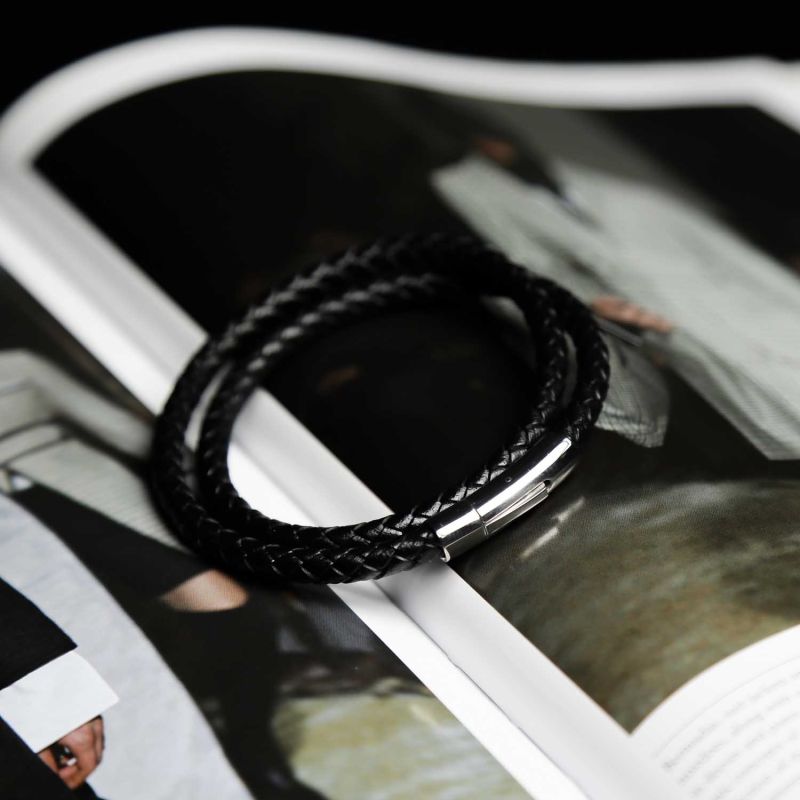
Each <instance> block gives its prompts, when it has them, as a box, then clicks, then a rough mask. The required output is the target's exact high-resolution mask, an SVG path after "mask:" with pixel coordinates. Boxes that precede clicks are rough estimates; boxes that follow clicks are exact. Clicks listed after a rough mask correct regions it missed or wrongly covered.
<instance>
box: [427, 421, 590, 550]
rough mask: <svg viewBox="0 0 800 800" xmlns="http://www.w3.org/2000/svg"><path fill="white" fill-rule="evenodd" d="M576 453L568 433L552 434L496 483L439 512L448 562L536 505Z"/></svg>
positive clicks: (438, 526) (561, 476)
mask: <svg viewBox="0 0 800 800" xmlns="http://www.w3.org/2000/svg"><path fill="white" fill-rule="evenodd" d="M577 450H578V448H577V447H576V445H575V442H573V441H572V439H570V438H569V436H567V435H566V434H563V433H560V434H550V435H548V436H546V437H545V439H544V441H542V442H541V443H540V444H539V445H538V446H536V447H535V448H534V449H533V451H531V452H530V453H526V454H525V455H524V456H523V457H522V458H520V459H519V460H518V461H516V462H515V463H514V464H512V465H511V466H510V467H509V468H508V469H507V470H505V472H503V474H502V475H501V476H500V477H498V478H497V479H496V480H494V481H492V482H491V483H489V484H487V485H486V486H484V487H482V488H481V489H478V490H477V491H476V492H474V493H473V494H471V495H470V496H469V498H468V499H466V500H464V501H462V502H460V503H456V504H455V505H453V506H451V507H450V508H448V509H447V510H446V511H442V512H441V513H440V514H437V515H436V516H435V517H434V518H433V519H432V520H431V522H432V524H433V527H434V530H435V532H436V535H437V536H438V537H439V539H440V540H441V545H442V549H443V550H444V560H445V561H449V560H450V559H451V558H453V557H454V556H457V555H460V554H461V553H463V552H465V551H467V550H470V549H471V548H473V547H475V545H477V544H480V543H481V542H482V541H485V540H486V539H488V538H489V537H490V536H493V535H494V534H495V533H497V532H498V531H499V530H502V529H503V528H504V527H505V526H506V525H508V523H509V522H511V521H512V520H515V519H516V518H517V517H519V516H522V514H524V513H525V512H526V511H529V510H530V509H532V508H534V506H538V505H539V503H541V502H542V501H543V500H545V499H546V498H547V497H548V496H549V494H550V491H551V490H552V489H553V488H555V487H556V486H558V484H559V483H561V481H563V480H564V478H566V477H567V475H569V473H570V472H571V470H572V468H573V467H574V466H575V462H576V460H577V456H578V454H577Z"/></svg>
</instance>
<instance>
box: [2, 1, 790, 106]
mask: <svg viewBox="0 0 800 800" xmlns="http://www.w3.org/2000/svg"><path fill="white" fill-rule="evenodd" d="M89 7H90V6H88V5H87V6H85V8H89ZM95 8H96V7H95ZM95 8H93V10H92V12H91V13H90V12H88V11H83V10H82V8H81V6H80V5H77V6H76V5H73V4H69V5H68V7H67V8H62V9H58V10H55V11H54V10H50V9H47V10H45V9H44V8H40V9H38V10H37V13H36V16H35V18H34V17H33V14H31V15H30V18H25V17H23V16H21V12H22V13H24V7H17V8H15V9H13V10H12V9H8V12H9V13H13V15H14V16H13V18H12V19H7V20H6V22H5V24H4V26H3V33H4V34H5V35H4V37H3V39H4V42H3V44H4V46H3V48H2V51H0V109H2V108H4V107H5V106H7V105H8V104H9V103H10V102H11V101H12V100H13V99H14V98H15V97H16V96H18V95H19V94H21V93H22V92H23V91H24V90H25V89H26V88H27V87H29V86H30V85H31V84H33V83H35V82H36V81H37V80H39V79H40V78H43V77H44V76H45V75H47V74H48V73H50V72H52V71H54V70H56V69H58V68H59V67H61V66H64V65H65V64H68V63H70V62H72V61H75V60H76V59H78V58H81V57H83V56H86V55H90V54H91V53H94V52H96V51H98V50H102V49H104V48H107V47H111V46H113V45H116V44H120V43H122V42H126V41H130V40H131V39H137V38H141V37H145V36H152V35H155V34H158V33H164V32H167V31H174V30H180V29H185V28H195V27H207V26H215V25H261V26H270V27H283V28H298V29H306V30H316V31H325V32H331V33H342V34H349V35H352V36H361V37H365V38H371V39H379V40H383V41H388V42H395V43H399V44H404V45H411V46H415V47H422V48H426V49H432V50H438V51H445V52H452V53H463V54H473V55H481V56H487V57H492V58H506V59H516V60H545V61H565V62H581V61H648V60H665V59H666V60H675V59H698V58H722V57H729V56H747V55H754V54H759V55H761V54H763V55H771V56H774V57H775V58H780V59H784V60H795V59H798V60H800V40H798V38H797V37H791V38H790V37H789V36H786V37H782V36H780V35H778V33H777V32H778V31H780V30H781V29H784V30H788V29H790V28H791V26H787V25H783V24H781V22H780V20H777V19H775V18H774V17H772V18H770V19H769V20H768V22H769V23H771V24H768V25H766V24H765V25H764V26H760V25H759V21H758V20H757V19H753V15H752V14H750V15H748V17H749V18H748V19H747V35H746V36H744V35H737V29H738V28H737V25H736V22H737V20H736V15H735V14H733V13H732V12H731V11H730V10H726V11H725V12H724V13H723V14H721V15H715V16H716V21H715V23H714V24H708V25H703V24H700V21H699V20H697V19H694V18H693V17H692V16H691V15H690V14H686V13H685V12H682V11H681V10H680V9H679V8H677V7H676V6H674V5H672V4H670V5H669V6H664V5H661V6H659V5H658V4H655V5H652V6H651V5H648V6H647V7H646V8H643V9H642V10H641V11H639V12H637V11H635V10H632V11H629V12H627V13H626V14H625V15H621V16H620V17H619V18H615V17H614V15H613V14H612V13H610V12H608V11H606V10H604V12H603V13H599V14H590V13H588V12H586V11H585V10H583V9H579V8H578V7H575V6H572V5H570V7H569V8H565V9H564V11H563V14H562V12H560V11H557V10H554V9H548V10H546V11H543V10H542V9H541V8H539V7H536V8H534V9H533V10H531V9H530V8H528V9H527V10H526V11H525V12H523V8H524V7H521V6H515V7H513V8H512V7H503V6H502V5H501V6H498V5H492V6H485V7H482V6H480V5H477V6H476V5H475V4H462V5H461V6H460V7H459V6H458V5H448V6H447V7H441V8H438V9H434V10H436V11H437V13H436V15H435V17H436V19H437V21H433V19H432V17H434V14H433V13H432V11H431V7H430V6H428V7H427V9H426V11H427V13H425V14H422V13H419V12H417V13H412V12H413V7H411V6H405V5H404V6H402V8H401V10H400V11H399V12H395V13H391V12H388V13H387V11H386V6H385V5H384V4H380V6H377V5H376V6H375V8H376V9H378V8H380V13H378V11H377V10H376V11H375V12H373V13H370V11H369V10H367V11H364V6H361V7H360V8H359V13H358V14H356V13H353V11H352V10H348V9H347V8H346V7H345V8H342V7H341V6H340V5H339V4H337V10H336V13H334V12H328V13H316V12H315V13H313V14H312V13H309V12H308V11H306V12H305V13H304V11H303V9H302V6H298V7H297V8H298V10H296V11H294V12H287V11H274V10H272V9H270V13H266V12H265V11H262V12H260V13H259V11H258V10H253V9H252V8H251V9H249V10H248V11H237V8H236V4H235V3H234V4H231V3H230V2H228V3H226V4H225V13H224V14H221V13H199V12H183V13H178V12H177V11H175V10H172V9H165V8H163V7H162V8H148V7H147V6H145V5H143V4H136V5H134V6H133V7H132V8H131V9H125V8H124V7H123V8H120V5H119V4H111V5H109V6H106V7H105V8H106V10H105V11H103V10H95ZM101 8H104V7H102V6H101ZM762 28H763V29H762Z"/></svg>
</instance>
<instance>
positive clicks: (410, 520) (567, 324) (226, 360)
mask: <svg viewBox="0 0 800 800" xmlns="http://www.w3.org/2000/svg"><path fill="white" fill-rule="evenodd" d="M481 295H485V296H502V297H507V298H510V299H511V300H513V301H514V302H515V303H516V304H517V306H518V307H519V308H520V310H521V311H522V313H523V314H524V316H525V319H526V322H527V324H528V327H529V331H530V338H531V345H532V347H533V349H534V353H535V358H536V369H535V371H532V380H533V382H534V391H533V392H532V394H533V400H532V405H531V408H530V411H529V416H528V419H527V420H526V421H525V422H524V424H523V425H522V426H521V427H520V428H519V429H518V430H517V431H516V433H515V434H514V435H513V437H512V438H511V439H510V440H509V441H507V442H505V443H502V447H498V452H497V454H496V456H495V457H494V458H493V459H492V460H491V461H490V462H489V463H488V464H487V465H485V467H484V468H483V469H481V470H480V471H479V472H478V473H476V474H474V475H471V476H466V479H465V480H464V482H463V483H461V484H460V485H458V486H455V487H449V488H446V490H445V491H444V492H443V493H442V494H441V495H439V496H438V497H436V498H432V499H430V500H429V501H428V502H426V503H423V504H421V505H418V506H416V507H415V508H413V509H411V510H410V511H407V512H404V513H400V514H390V515H388V516H387V517H384V518H382V519H377V520H372V521H368V522H362V523H358V524H355V525H340V526H333V527H313V526H305V525H293V524H289V523H286V522H281V521H280V520H275V519H271V518H270V517H267V516H264V515H263V514H261V513H260V512H259V511H257V510H255V509H253V508H251V507H250V506H249V505H248V504H247V502H246V501H245V500H244V499H243V498H242V497H241V496H240V495H239V494H238V492H237V491H236V489H235V487H234V486H233V483H232V481H231V478H230V474H229V471H228V464H227V455H228V447H229V443H230V437H231V433H232V430H233V425H234V423H235V420H236V418H237V416H238V414H239V412H240V410H241V408H242V406H243V405H244V403H245V402H246V401H247V399H248V398H249V397H250V395H251V394H252V393H253V391H255V390H256V389H257V388H258V386H259V385H261V384H262V382H263V381H264V379H265V377H266V376H267V375H268V374H269V373H270V372H271V371H272V370H273V369H274V368H275V367H276V366H277V365H278V364H279V363H280V362H281V361H282V360H283V359H284V358H286V357H288V356H289V355H291V354H292V353H293V352H295V351H296V350H297V349H298V348H299V347H301V346H302V345H303V344H304V343H305V342H307V341H309V340H311V339H313V338H314V337H316V336H320V335H321V334H323V333H324V332H325V331H328V330H331V329H333V328H335V327H338V326H341V325H344V324H347V323H348V322H352V321H354V320H357V319H361V318H363V317H365V316H370V315H377V314H382V313H385V312H386V311H388V310H391V309H399V308H407V307H417V306H420V305H441V304H443V303H445V304H446V303H454V302H459V301H460V300H463V299H464V298H470V297H474V296H481ZM220 374H222V380H221V381H220V382H219V385H218V386H217V387H216V389H215V390H214V392H213V393H212V397H211V400H210V403H209V404H208V407H207V410H206V412H205V415H204V417H203V421H202V426H201V433H200V439H199V442H198V446H197V451H196V453H193V452H192V451H191V449H190V448H189V446H188V445H187V442H186V432H187V429H188V427H189V423H190V420H191V419H192V416H193V413H194V411H195V409H196V408H197V406H198V405H199V404H200V400H201V398H202V397H203V395H204V393H205V392H206V389H207V388H208V387H209V385H211V383H212V382H213V381H214V380H215V379H217V378H218V377H219V375H220ZM607 388H608V353H607V350H606V346H605V344H604V342H603V339H602V337H601V335H600V332H599V330H598V327H597V324H596V323H595V321H594V318H593V316H592V314H591V312H590V311H589V310H588V309H587V308H586V307H585V306H584V305H583V304H582V303H580V302H579V301H578V300H577V299H576V298H574V297H573V296H572V295H571V294H570V293H569V292H567V291H566V290H564V289H562V288H561V287H559V286H557V285H556V284H554V283H552V282H551V281H548V280H545V279H543V278H539V277H536V276H534V275H532V274H531V273H530V272H529V271H528V270H525V269H523V268H522V267H519V266H516V265H514V264H512V263H510V262H509V261H508V260H507V259H506V258H505V257H504V256H502V255H501V254H500V253H499V252H498V251H496V250H495V249H493V248H491V247H489V246H487V245H485V244H483V243H482V242H480V241H478V240H476V239H474V238H472V237H467V236H459V237H456V236H449V235H443V234H434V235H427V236H406V237H402V238H398V239H392V240H383V241H379V242H376V243H374V244H371V245H368V246H365V247H360V248H357V249H352V250H349V251H347V252H346V253H344V254H342V255H340V256H339V257H337V258H335V259H332V260H330V261H325V262H323V263H322V264H319V265H317V266H316V267H314V268H313V269H311V270H309V271H306V272H304V273H301V274H299V275H296V276H294V277H292V278H291V279H290V280H288V281H286V282H285V283H283V284H282V285H280V286H278V287H277V288H275V289H274V290H273V291H272V292H271V293H270V294H269V295H268V296H267V297H266V298H265V299H264V300H263V301H262V302H261V303H259V304H258V305H255V306H253V307H251V308H250V309H248V311H247V312H246V313H245V314H244V315H243V317H242V318H241V319H239V320H236V321H234V322H232V323H231V324H230V325H229V326H228V327H227V328H226V329H225V330H224V331H223V332H222V333H221V334H220V335H219V336H216V337H212V338H210V339H209V340H208V341H207V342H206V343H205V344H204V345H203V347H202V348H201V349H200V350H199V351H198V352H197V353H196V354H195V355H194V356H193V357H192V359H191V360H190V362H189V364H188V365H187V367H186V368H185V370H184V372H183V374H182V375H181V376H180V378H179V379H178V381H177V383H176V385H175V388H174V390H173V392H172V395H171V396H170V398H169V400H168V401H167V404H166V405H165V407H164V410H163V411H162V413H161V415H160V416H159V418H158V420H157V422H156V427H155V433H154V439H153V450H152V463H151V467H152V481H151V483H152V488H153V492H154V496H155V499H156V502H157V504H158V506H159V508H160V509H161V510H162V512H163V513H164V515H165V516H166V518H167V520H168V521H169V523H170V524H171V526H172V528H173V529H174V530H175V532H176V533H177V535H178V536H179V538H180V539H181V540H182V541H184V542H185V543H186V544H188V545H189V546H190V547H192V548H194V549H196V550H197V551H198V552H199V553H200V554H202V555H203V556H205V557H206V558H210V559H212V560H214V561H216V562H220V563H222V564H223V565H224V566H226V567H227V568H229V569H234V570H244V571H247V572H250V573H254V574H256V575H258V576H260V577H261V578H263V579H264V580H267V581H268V582H273V583H276V582H285V581H301V582H314V583H339V582H349V581H356V580H364V579H370V578H379V577H381V576H383V575H386V574H388V573H391V572H397V571H400V570H403V569H409V568H410V567H413V566H415V565H417V564H420V563H423V562H425V561H428V560H430V559H432V558H436V557H440V558H443V559H444V560H449V559H450V558H451V557H453V556H455V555H457V554H458V553H461V552H463V551H464V550H465V549H467V548H469V547H471V546H473V545H474V544H476V543H478V542H479V541H481V540H483V539H485V538H486V537H487V536H489V535H492V534H493V533H495V532H497V530H499V529H500V528H502V527H503V526H504V525H505V524H507V523H508V522H510V521H511V520H513V519H515V518H516V517H518V516H519V515H520V514H523V513H525V512H526V511H527V510H529V509H530V508H532V507H533V506H535V505H537V504H538V503H539V502H541V501H542V500H543V499H545V498H546V497H547V496H548V494H549V492H550V491H551V490H552V489H553V488H554V487H555V486H557V485H558V483H560V482H561V480H563V478H564V477H565V476H566V475H567V474H568V472H569V471H570V470H571V469H572V467H573V466H574V463H575V458H576V454H577V452H578V451H579V448H580V445H581V444H582V442H583V440H584V439H585V437H586V435H587V434H588V433H589V431H590V430H591V428H592V427H593V426H594V423H595V421H596V420H597V417H598V415H599V413H600V410H601V407H602V404H603V401H604V399H605V395H606V391H607ZM498 444H500V443H498Z"/></svg>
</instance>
